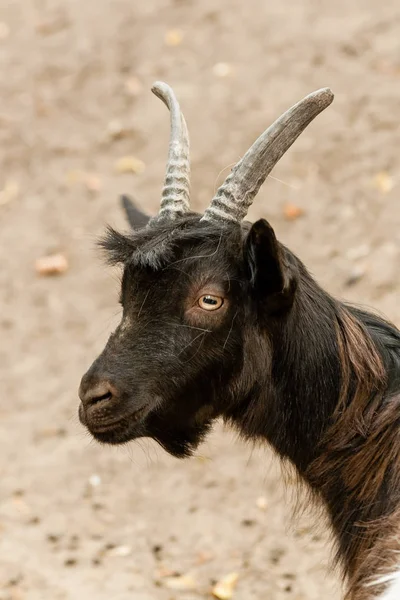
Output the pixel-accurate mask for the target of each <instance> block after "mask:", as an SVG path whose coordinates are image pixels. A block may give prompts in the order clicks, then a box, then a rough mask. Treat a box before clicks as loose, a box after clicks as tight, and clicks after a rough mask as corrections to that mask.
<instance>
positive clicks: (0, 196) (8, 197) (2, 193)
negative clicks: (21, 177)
mask: <svg viewBox="0 0 400 600" xmlns="http://www.w3.org/2000/svg"><path fill="white" fill-rule="evenodd" d="M18 194H19V185H18V183H17V182H16V181H7V182H6V185H5V186H4V188H3V189H2V190H0V206H1V205H3V204H8V203H9V202H11V201H12V200H15V198H16V197H17V196H18Z"/></svg>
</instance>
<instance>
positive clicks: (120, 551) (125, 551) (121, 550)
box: [108, 546, 132, 558]
mask: <svg viewBox="0 0 400 600" xmlns="http://www.w3.org/2000/svg"><path fill="white" fill-rule="evenodd" d="M130 554H132V548H131V547H130V546H115V548H112V549H111V550H110V552H109V553H108V555H109V556H118V557H122V558H124V557H125V556H129V555H130Z"/></svg>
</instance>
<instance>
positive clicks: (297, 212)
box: [283, 204, 304, 221]
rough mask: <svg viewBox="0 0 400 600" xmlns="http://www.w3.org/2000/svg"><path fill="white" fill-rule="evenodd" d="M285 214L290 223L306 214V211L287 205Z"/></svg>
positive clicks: (284, 210)
mask: <svg viewBox="0 0 400 600" xmlns="http://www.w3.org/2000/svg"><path fill="white" fill-rule="evenodd" d="M283 214H284V216H285V219H287V220H288V221H294V220H295V219H298V218H299V217H301V216H302V215H303V214H304V210H303V209H302V208H300V206H296V205H295V204H286V206H285V208H284V209H283Z"/></svg>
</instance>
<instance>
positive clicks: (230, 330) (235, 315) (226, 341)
mask: <svg viewBox="0 0 400 600" xmlns="http://www.w3.org/2000/svg"><path fill="white" fill-rule="evenodd" d="M238 312H239V311H238V310H237V311H236V312H235V314H234V316H233V319H232V323H231V327H230V329H229V331H228V335H227V336H226V340H225V343H224V345H223V347H222V349H223V350H225V346H226V344H227V343H228V340H229V336H230V335H231V333H232V329H233V323H234V321H235V319H236V317H237V315H238Z"/></svg>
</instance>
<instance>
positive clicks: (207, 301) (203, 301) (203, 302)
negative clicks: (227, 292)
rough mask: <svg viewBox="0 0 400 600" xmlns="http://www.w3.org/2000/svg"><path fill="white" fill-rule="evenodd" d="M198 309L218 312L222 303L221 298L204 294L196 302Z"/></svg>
mask: <svg viewBox="0 0 400 600" xmlns="http://www.w3.org/2000/svg"><path fill="white" fill-rule="evenodd" d="M197 303H198V305H199V306H200V308H203V309H204V310H218V309H219V308H221V306H222V305H223V303H224V300H223V298H220V297H219V296H213V295H212V294H204V296H200V298H199V299H198V300H197Z"/></svg>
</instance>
